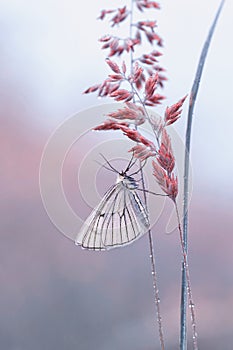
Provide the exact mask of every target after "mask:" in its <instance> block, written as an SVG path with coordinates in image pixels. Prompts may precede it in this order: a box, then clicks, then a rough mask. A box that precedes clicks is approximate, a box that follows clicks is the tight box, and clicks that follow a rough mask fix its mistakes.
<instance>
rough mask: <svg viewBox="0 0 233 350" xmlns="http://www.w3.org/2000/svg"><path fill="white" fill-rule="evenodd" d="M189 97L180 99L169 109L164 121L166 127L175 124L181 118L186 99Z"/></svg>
mask: <svg viewBox="0 0 233 350" xmlns="http://www.w3.org/2000/svg"><path fill="white" fill-rule="evenodd" d="M186 97H187V95H186V96H184V97H183V98H182V99H180V100H179V101H178V102H177V103H175V104H174V105H172V106H171V107H167V108H166V111H165V116H164V121H165V123H166V125H171V124H173V123H175V121H176V120H177V119H179V118H180V116H181V112H182V109H181V107H182V106H183V103H184V101H185V99H186Z"/></svg>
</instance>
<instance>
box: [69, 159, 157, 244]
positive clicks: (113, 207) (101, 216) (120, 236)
mask: <svg viewBox="0 0 233 350" xmlns="http://www.w3.org/2000/svg"><path fill="white" fill-rule="evenodd" d="M104 159H105V160H106V158H104ZM106 162H107V163H108V165H109V167H110V169H109V168H107V167H106V166H104V167H105V168H107V169H108V170H112V171H114V172H116V173H117V180H116V183H115V184H114V185H113V186H112V187H110V189H109V190H108V191H107V192H106V194H105V195H104V197H103V198H102V200H101V201H100V203H99V205H98V206H97V207H96V208H95V209H94V210H93V211H92V213H91V214H90V215H89V217H88V218H87V219H86V221H85V222H84V224H83V226H82V227H81V230H80V231H79V233H78V234H77V236H76V239H75V244H76V245H80V246H81V247H82V248H84V249H89V250H108V249H112V248H116V247H120V246H125V245H127V244H130V243H132V242H133V241H135V240H136V239H138V238H140V237H141V236H142V235H144V234H145V233H146V232H147V231H148V230H149V227H150V222H149V216H148V212H147V210H146V207H145V205H144V203H143V202H142V200H141V199H140V197H139V196H138V194H137V189H138V186H139V185H138V182H137V181H136V180H135V179H134V177H133V175H135V174H137V173H138V172H139V171H140V170H141V169H139V171H137V172H135V173H133V174H131V175H127V172H128V171H129V169H130V168H131V167H132V165H133V164H134V163H135V162H133V161H132V159H131V161H130V162H129V164H128V166H127V168H126V169H125V170H124V171H122V172H120V173H119V172H118V171H117V170H116V169H115V168H113V167H112V165H111V164H110V163H109V162H108V161H107V160H106Z"/></svg>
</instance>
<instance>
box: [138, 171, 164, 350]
mask: <svg viewBox="0 0 233 350" xmlns="http://www.w3.org/2000/svg"><path fill="white" fill-rule="evenodd" d="M141 178H142V189H143V195H144V202H145V207H146V208H147V198H146V189H145V181H144V175H143V170H142V169H141ZM148 238H149V250H150V264H151V274H152V280H153V292H154V302H155V307H156V315H157V323H158V327H159V340H160V346H161V349H162V350H165V343H164V336H163V327H162V317H161V311H160V297H159V288H158V277H157V272H156V266H155V253H154V247H153V238H152V233H151V230H150V229H149V230H148Z"/></svg>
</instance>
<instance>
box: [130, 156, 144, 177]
mask: <svg viewBox="0 0 233 350" xmlns="http://www.w3.org/2000/svg"><path fill="white" fill-rule="evenodd" d="M136 160H137V159H136ZM146 161H147V160H146V159H145V160H144V163H143V164H142V162H141V164H142V165H141V166H140V168H139V169H138V170H137V171H135V173H132V174H130V176H133V175H136V174H138V173H139V172H140V171H141V170H142V169H143V168H144V166H145V165H146Z"/></svg>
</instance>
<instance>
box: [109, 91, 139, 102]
mask: <svg viewBox="0 0 233 350" xmlns="http://www.w3.org/2000/svg"><path fill="white" fill-rule="evenodd" d="M109 96H110V97H113V98H114V100H116V101H130V100H132V98H133V96H134V94H133V93H132V92H129V91H128V90H125V89H119V90H116V91H113V92H111V93H110V94H109Z"/></svg>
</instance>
